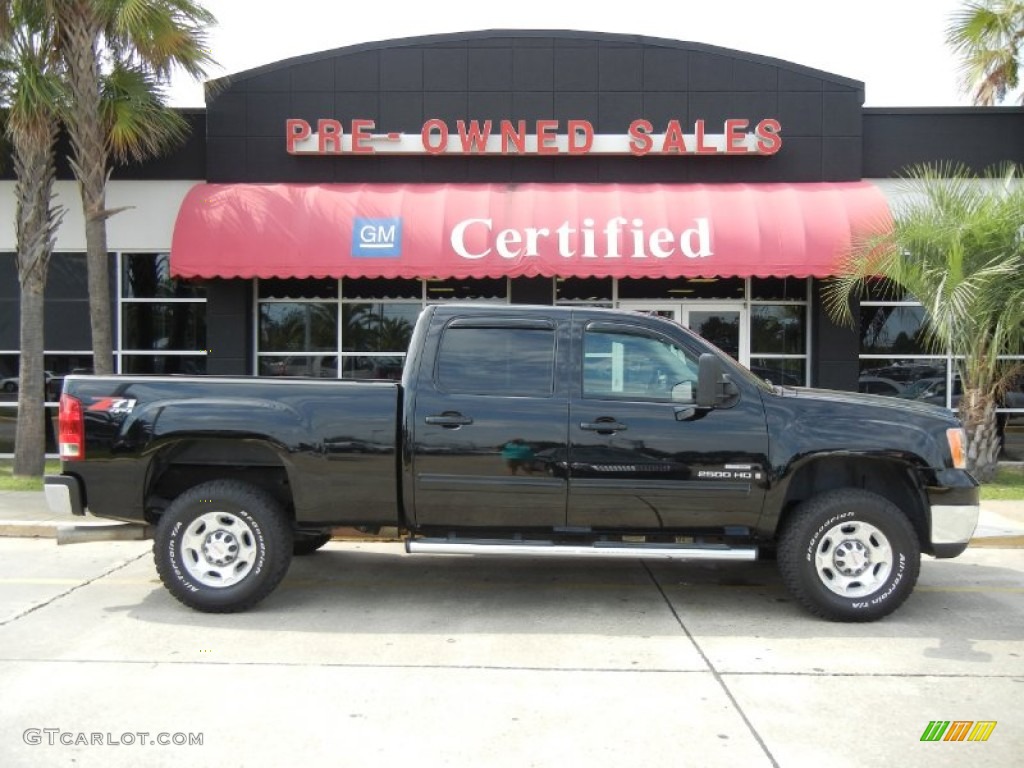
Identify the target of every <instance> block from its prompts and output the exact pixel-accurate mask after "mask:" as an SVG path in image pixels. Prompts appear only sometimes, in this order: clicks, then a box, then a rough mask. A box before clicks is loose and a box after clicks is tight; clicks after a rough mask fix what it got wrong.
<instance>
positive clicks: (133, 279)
mask: <svg viewBox="0 0 1024 768" xmlns="http://www.w3.org/2000/svg"><path fill="white" fill-rule="evenodd" d="M83 266H84V264H83ZM121 296H122V297H123V298H125V299H202V298H205V297H206V287H205V286H204V285H203V284H202V283H200V282H198V281H188V280H179V279H177V278H174V277H171V255H170V254H169V253H126V254H124V255H123V256H122V257H121Z"/></svg>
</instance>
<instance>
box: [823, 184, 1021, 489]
mask: <svg viewBox="0 0 1024 768" xmlns="http://www.w3.org/2000/svg"><path fill="white" fill-rule="evenodd" d="M904 181H905V186H906V190H905V191H906V192H907V196H906V197H905V198H903V199H902V201H901V202H900V203H897V204H896V206H895V210H894V211H893V215H894V221H893V226H892V228H891V230H889V231H888V232H886V233H885V234H881V235H877V236H874V237H871V238H868V239H866V240H864V241H863V242H861V243H860V244H859V245H858V246H856V247H855V249H854V250H853V252H852V253H851V254H850V256H849V258H848V259H847V261H846V263H845V265H844V266H843V268H842V269H841V270H840V273H839V275H838V276H837V277H836V278H835V279H834V280H833V281H831V282H830V283H829V284H828V285H827V286H826V294H825V301H826V308H827V310H828V312H829V314H830V315H832V316H833V317H834V318H836V319H838V320H841V321H846V322H852V320H853V318H852V311H851V307H850V300H851V298H854V297H857V296H861V295H863V294H864V290H865V288H866V286H867V284H868V283H870V282H872V281H878V280H881V281H882V285H883V286H885V285H887V286H890V287H891V289H892V290H893V291H894V292H899V293H900V294H902V293H904V292H906V293H909V294H910V295H912V296H914V297H915V298H916V299H917V300H918V301H920V302H921V304H922V306H923V307H924V310H925V329H924V333H923V340H924V342H925V344H926V345H927V347H928V348H929V349H931V350H932V351H933V352H935V353H936V354H942V355H945V354H947V353H948V354H951V355H953V357H954V359H955V360H956V366H957V368H958V369H959V373H960V376H961V381H962V384H963V394H962V396H961V399H960V404H959V412H960V419H961V421H962V422H963V424H964V427H965V429H966V431H967V436H968V451H967V458H968V465H969V468H970V469H972V470H973V471H974V472H975V473H976V475H977V476H978V478H979V479H981V480H987V479H989V478H990V477H991V476H992V474H994V472H995V469H996V459H997V456H998V453H999V446H1000V436H999V431H998V428H997V420H996V413H995V409H996V408H997V407H998V405H999V403H1000V400H1001V396H1002V393H1003V391H1004V389H1005V387H1006V385H1007V384H1008V382H1009V381H1010V380H1011V379H1012V378H1013V377H1014V376H1015V375H1017V374H1019V373H1020V371H1021V369H1022V364H1021V361H1020V360H1016V361H1015V360H1009V359H1007V356H1010V355H1021V354H1022V353H1024V185H1021V183H1020V172H1019V170H1018V169H1015V168H1012V167H1008V168H1004V169H1002V170H1001V171H999V172H994V173H992V174H988V175H987V176H985V177H984V178H978V177H977V176H976V175H975V174H972V173H970V172H968V171H967V170H965V169H963V168H959V167H949V166H919V167H916V168H913V169H911V170H910V171H909V172H908V174H907V176H906V178H905V180H904Z"/></svg>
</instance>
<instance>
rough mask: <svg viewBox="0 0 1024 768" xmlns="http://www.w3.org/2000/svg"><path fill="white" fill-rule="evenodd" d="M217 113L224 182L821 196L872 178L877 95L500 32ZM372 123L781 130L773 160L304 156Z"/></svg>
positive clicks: (611, 39) (409, 44) (269, 82)
mask: <svg viewBox="0 0 1024 768" xmlns="http://www.w3.org/2000/svg"><path fill="white" fill-rule="evenodd" d="M212 86H213V87H212V88H211V90H210V93H211V94H213V95H209V96H208V98H207V180H208V181H211V182H310V183H312V182H321V183H329V182H337V183H342V182H397V181H401V182H527V181H532V182H556V181H562V182H620V183H622V182H625V183H654V182H674V183H685V182H695V181H701V182H741V181H742V182H769V181H786V182H811V181H852V180H857V179H860V178H861V176H862V165H863V162H862V153H863V129H862V118H861V106H862V104H863V102H864V85H863V83H860V82H858V81H855V80H849V79H846V78H842V77H838V76H835V75H830V74H828V73H825V72H820V71H818V70H814V69H809V68H807V67H801V66H798V65H796V64H789V63H787V62H783V61H779V60H776V59H768V58H765V57H761V56H755V55H753V54H747V53H742V52H738V51H730V50H726V49H723V48H715V47H713V46H708V45H700V44H697V43H684V42H677V41H673V40H663V39H657V38H648V37H637V36H628V35H613V34H597V33H581V32H537V31H522V32H512V31H496V32H475V33H466V34H456V35H438V36H433V37H424V38H415V39H409V40H398V41H391V42H387V43H375V44H371V45H359V46H352V47H349V48H343V49H339V50H337V51H329V52H325V53H317V54H313V55H310V56H305V57H301V58H298V59H290V60H288V61H286V62H281V63H279V64H273V65H270V66H267V67H261V68H259V69H254V70H250V71H248V72H244V73H241V74H239V75H234V76H232V77H231V78H228V79H225V80H220V81H214V83H213V84H212ZM294 117H298V118H303V119H306V120H308V121H310V122H311V123H313V124H315V122H316V120H317V119H319V118H322V117H333V118H336V119H338V120H341V121H342V122H347V121H349V120H351V119H352V118H367V119H371V120H373V121H374V122H375V124H376V126H377V127H378V129H379V130H381V131H403V132H415V133H418V132H419V131H420V129H421V127H422V126H423V123H424V121H425V120H427V119H430V118H439V119H442V120H444V121H445V122H446V123H448V124H449V127H450V128H452V129H453V130H454V128H455V122H456V121H457V120H466V119H476V120H481V121H482V120H492V121H495V122H497V121H500V120H505V119H512V120H526V121H527V122H532V121H535V120H539V119H554V120H559V121H561V122H562V124H563V125H564V121H567V120H571V119H582V120H588V121H590V123H591V124H592V125H593V126H594V129H595V131H596V132H597V133H611V134H624V133H625V132H626V129H627V128H628V126H629V124H630V122H631V121H633V120H635V119H637V118H639V117H643V118H646V119H647V120H650V121H651V123H652V124H653V125H654V126H655V127H656V129H658V130H663V129H664V126H665V125H666V124H667V123H668V121H669V120H679V121H680V122H681V123H682V124H683V125H684V126H687V125H688V126H690V127H691V129H692V126H693V123H694V121H696V120H698V119H703V120H705V121H706V122H707V123H708V124H709V125H719V126H720V125H721V124H722V123H723V122H724V121H725V120H726V119H728V118H746V119H747V120H749V121H750V124H751V125H754V124H756V123H757V122H758V121H759V120H761V119H763V118H777V119H778V120H779V121H780V122H781V123H782V125H783V130H784V137H785V138H784V141H785V151H784V152H780V153H778V154H777V155H774V156H771V157H758V158H739V159H738V161H737V162H723V161H722V159H721V158H706V157H688V158H686V159H685V160H684V161H683V162H680V161H679V158H661V159H659V158H653V157H646V158H643V159H642V160H638V159H637V158H633V157H611V158H609V157H601V158H592V157H573V158H565V157H561V158H559V157H555V158H538V157H509V158H497V157H473V158H466V157H460V158H456V157H444V158H433V157H422V158H410V157H378V158H372V157H358V158H347V159H346V161H344V162H338V160H339V158H308V157H296V156H291V155H288V154H286V153H285V152H283V151H282V145H283V136H284V134H283V126H284V125H285V121H286V120H287V119H288V118H294Z"/></svg>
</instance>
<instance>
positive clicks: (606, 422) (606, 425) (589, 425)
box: [580, 418, 626, 435]
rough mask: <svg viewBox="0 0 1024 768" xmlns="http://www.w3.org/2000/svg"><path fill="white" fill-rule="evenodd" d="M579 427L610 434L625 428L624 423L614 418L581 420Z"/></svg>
mask: <svg viewBox="0 0 1024 768" xmlns="http://www.w3.org/2000/svg"><path fill="white" fill-rule="evenodd" d="M580 429H585V430H587V431H588V432H597V433H598V434H601V435H610V434H611V433H612V432H622V431H623V430H625V429H626V425H625V424H620V423H619V422H617V421H615V419H609V418H606V419H598V420H597V421H581V422H580Z"/></svg>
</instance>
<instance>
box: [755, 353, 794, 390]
mask: <svg viewBox="0 0 1024 768" xmlns="http://www.w3.org/2000/svg"><path fill="white" fill-rule="evenodd" d="M750 370H751V371H753V372H754V373H756V374H757V375H758V376H760V377H761V378H762V379H765V380H767V381H770V382H771V383H772V384H775V385H778V386H781V387H802V386H805V385H806V383H807V361H806V360H803V359H798V358H787V357H754V356H753V355H751V357H750Z"/></svg>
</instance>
